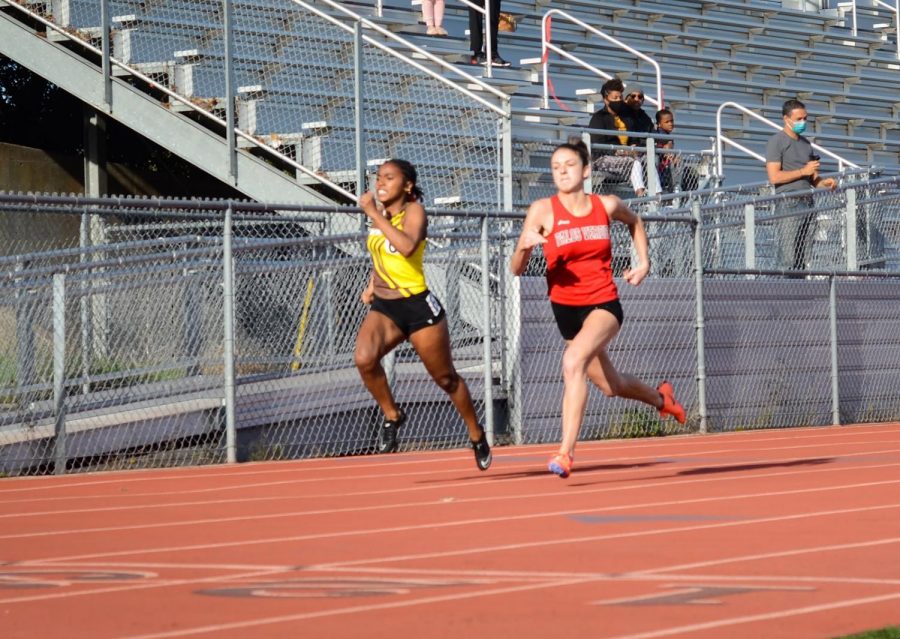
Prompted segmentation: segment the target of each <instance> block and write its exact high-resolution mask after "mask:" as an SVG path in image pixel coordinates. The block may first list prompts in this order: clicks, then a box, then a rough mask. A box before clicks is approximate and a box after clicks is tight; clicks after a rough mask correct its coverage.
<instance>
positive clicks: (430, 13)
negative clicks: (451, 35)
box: [422, 0, 447, 36]
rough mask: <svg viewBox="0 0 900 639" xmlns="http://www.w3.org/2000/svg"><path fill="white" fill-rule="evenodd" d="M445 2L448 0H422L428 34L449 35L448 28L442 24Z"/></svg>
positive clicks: (423, 15)
mask: <svg viewBox="0 0 900 639" xmlns="http://www.w3.org/2000/svg"><path fill="white" fill-rule="evenodd" d="M445 4H446V0H422V18H423V19H424V20H425V27H426V33H427V34H428V35H433V36H445V35H447V30H446V29H444V27H443V26H441V25H442V24H443V23H444V6H445Z"/></svg>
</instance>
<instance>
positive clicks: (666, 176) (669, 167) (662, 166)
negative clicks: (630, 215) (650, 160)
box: [654, 109, 678, 193]
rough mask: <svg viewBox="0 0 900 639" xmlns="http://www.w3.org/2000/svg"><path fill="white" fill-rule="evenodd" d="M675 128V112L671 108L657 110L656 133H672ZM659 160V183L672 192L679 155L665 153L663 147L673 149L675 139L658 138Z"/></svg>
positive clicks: (663, 188) (661, 186)
mask: <svg viewBox="0 0 900 639" xmlns="http://www.w3.org/2000/svg"><path fill="white" fill-rule="evenodd" d="M674 130H675V114H674V113H672V112H671V111H670V110H669V109H660V110H659V111H657V112H656V130H655V131H654V133H662V134H664V135H672V131H674ZM655 146H656V150H657V160H656V167H657V170H658V171H659V185H660V188H662V190H663V191H666V192H668V193H671V192H672V191H674V190H675V186H676V183H675V179H674V176H673V173H674V171H673V169H674V165H675V164H676V163H677V159H678V158H677V156H676V155H675V154H674V153H663V152H662V150H663V149H671V148H673V147H674V146H675V142H674V141H673V140H660V139H656V144H655Z"/></svg>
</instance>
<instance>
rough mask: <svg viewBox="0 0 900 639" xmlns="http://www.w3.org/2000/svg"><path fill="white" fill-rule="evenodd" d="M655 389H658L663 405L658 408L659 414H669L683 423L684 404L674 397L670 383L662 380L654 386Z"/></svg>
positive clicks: (673, 390)
mask: <svg viewBox="0 0 900 639" xmlns="http://www.w3.org/2000/svg"><path fill="white" fill-rule="evenodd" d="M656 390H657V391H659V394H660V395H662V398H663V405H662V407H661V408H660V409H659V414H660V415H662V416H664V417H665V416H666V415H671V416H672V417H674V418H675V421H677V422H678V423H679V424H683V423H684V420H685V414H684V406H682V405H681V404H679V403H678V400H677V399H675V389H674V388H672V385H671V384H670V383H669V382H663V383H662V384H660V385H659V386H657V387H656Z"/></svg>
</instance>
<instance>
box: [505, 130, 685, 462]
mask: <svg viewBox="0 0 900 639" xmlns="http://www.w3.org/2000/svg"><path fill="white" fill-rule="evenodd" d="M550 167H551V170H552V172H553V182H554V184H555V185H556V188H557V189H558V193H557V194H556V195H554V196H553V197H550V198H544V199H541V200H537V201H536V202H534V204H532V205H531V207H530V208H529V209H528V214H527V216H526V217H525V224H524V226H523V227H522V234H521V235H520V236H519V242H518V244H517V245H516V250H515V252H514V253H513V256H512V258H511V260H510V270H511V271H512V272H513V274H515V275H521V274H522V273H523V272H524V271H525V267H526V266H527V265H528V259H529V258H530V257H531V251H532V250H533V249H534V247H535V246H537V245H538V244H541V245H543V248H544V256H545V257H546V258H547V286H548V293H549V296H550V304H551V306H552V307H553V315H554V317H555V318H556V325H557V326H558V327H559V332H560V333H561V334H562V336H563V339H565V340H566V348H565V351H564V352H563V358H562V371H563V381H564V384H565V390H564V392H563V403H562V443H561V444H560V447H559V453H558V454H557V455H555V456H554V457H553V458H552V459H551V460H550V464H549V469H550V471H551V472H553V473H555V474H557V475H559V476H560V477H568V476H569V473H570V472H571V471H572V459H573V455H574V453H575V442H576V441H577V440H578V431H579V430H580V429H581V423H582V421H583V420H584V411H585V407H586V405H587V394H588V387H587V380H590V381H592V382H593V383H594V384H595V385H596V386H597V387H598V388H599V389H600V390H601V391H603V393H604V394H605V395H606V396H608V397H627V398H629V399H636V400H639V401H642V402H644V403H645V404H649V405H651V406H654V407H655V408H657V409H658V410H659V412H660V414H662V415H671V416H673V417H674V418H675V419H676V420H678V422H680V423H682V424H683V423H684V420H685V414H684V408H682V406H681V404H679V403H678V402H677V401H676V400H675V396H674V391H673V390H672V385H671V384H670V383H669V382H663V383H661V384H660V385H659V387H658V388H656V389H653V388H651V387H650V386H647V385H646V384H645V383H643V382H642V381H640V380H639V379H637V378H636V377H633V376H631V375H625V374H622V373H619V372H618V371H617V370H616V369H615V367H614V366H613V364H612V362H611V361H610V359H609V355H608V354H607V352H606V349H607V347H608V346H609V343H610V342H611V341H612V339H613V338H614V337H615V336H616V333H618V332H619V328H620V327H621V326H622V319H623V315H622V306H621V305H620V304H619V294H618V291H617V289H616V284H615V282H614V281H613V275H612V266H611V262H612V246H611V243H610V232H609V226H610V224H611V222H612V221H619V222H622V223H624V224H626V225H628V228H629V230H630V231H631V240H632V242H633V244H634V248H635V250H636V251H637V255H638V263H637V264H636V265H634V267H633V268H631V269H629V270H627V271H625V273H624V278H625V281H626V282H628V283H629V284H631V285H632V286H637V285H638V284H640V283H641V281H643V279H644V278H645V277H646V276H647V273H649V272H650V260H649V257H648V244H647V234H646V232H645V231H644V225H643V223H642V222H641V218H640V217H639V216H638V215H636V214H635V213H634V212H633V211H632V210H631V209H629V208H628V207H627V206H626V205H625V204H624V202H622V200H620V199H619V198H618V197H616V196H614V195H591V194H588V193H585V192H584V183H585V180H589V179H590V175H591V163H590V154H589V153H588V149H587V146H586V145H585V144H584V142H582V141H581V140H570V141H569V142H568V143H566V144H561V145H560V146H559V147H557V149H556V150H555V151H554V153H553V156H552V157H551V159H550Z"/></svg>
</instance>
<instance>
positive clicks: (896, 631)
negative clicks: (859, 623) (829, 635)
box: [840, 626, 900, 639]
mask: <svg viewBox="0 0 900 639" xmlns="http://www.w3.org/2000/svg"><path fill="white" fill-rule="evenodd" d="M840 639H900V627H897V626H888V627H886V628H881V629H880V630H869V631H866V632H860V633H858V634H855V635H846V636H845V637H841V638H840Z"/></svg>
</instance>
